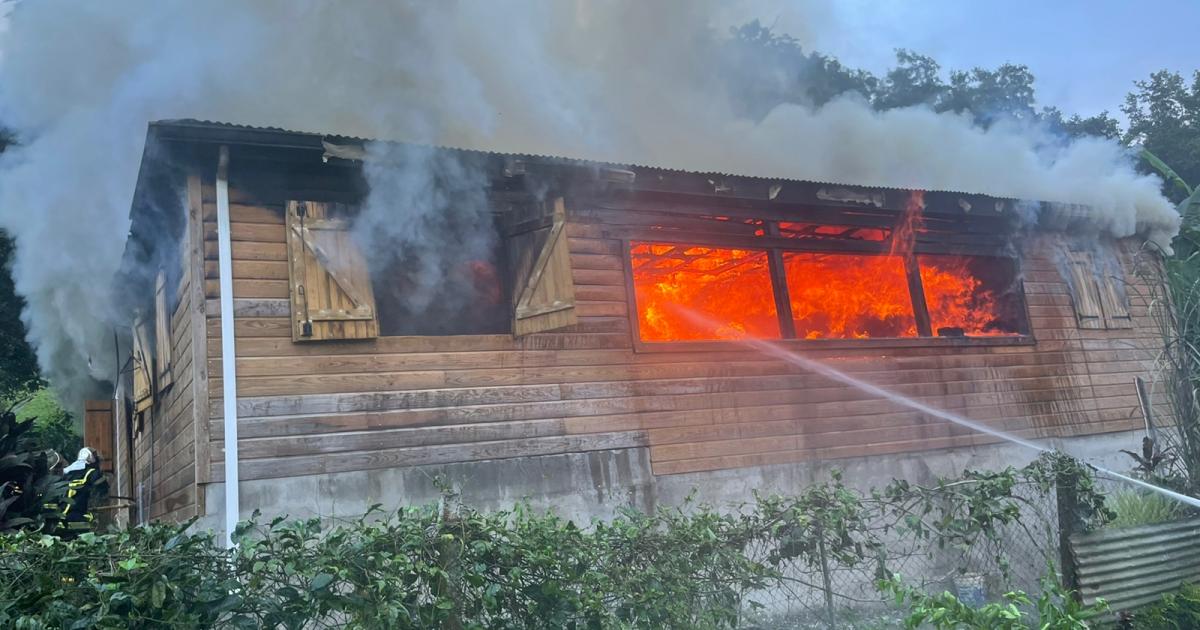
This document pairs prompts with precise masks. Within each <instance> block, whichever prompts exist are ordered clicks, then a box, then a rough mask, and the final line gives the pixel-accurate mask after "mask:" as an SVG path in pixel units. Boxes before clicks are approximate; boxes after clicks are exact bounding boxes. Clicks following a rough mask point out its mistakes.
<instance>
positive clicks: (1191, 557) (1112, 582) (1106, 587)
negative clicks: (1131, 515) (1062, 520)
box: [1071, 518, 1200, 611]
mask: <svg viewBox="0 0 1200 630" xmlns="http://www.w3.org/2000/svg"><path fill="white" fill-rule="evenodd" d="M1071 550H1072V551H1073V552H1074V554H1075V560H1076V564H1077V567H1078V575H1079V593H1080V595H1081V596H1082V597H1083V601H1084V602H1085V603H1087V604H1093V603H1095V601H1096V600H1097V599H1098V598H1104V600H1105V601H1107V602H1108V603H1109V606H1111V607H1112V610H1114V611H1117V610H1129V609H1133V608H1137V607H1139V606H1144V605H1146V604H1149V603H1152V602H1155V601H1157V600H1158V599H1159V598H1160V597H1162V596H1163V595H1165V594H1167V593H1170V592H1172V591H1174V590H1176V589H1178V588H1179V585H1180V584H1183V583H1184V582H1190V583H1193V584H1194V583H1197V582H1200V519H1196V518H1190V519H1183V520H1178V521H1170V522H1167V523H1158V524H1154V525H1144V526H1140V527H1126V528H1121V529H1101V530H1099V531H1096V532H1090V533H1087V534H1077V535H1074V536H1071Z"/></svg>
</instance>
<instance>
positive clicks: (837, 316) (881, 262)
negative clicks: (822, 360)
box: [783, 252, 917, 339]
mask: <svg viewBox="0 0 1200 630" xmlns="http://www.w3.org/2000/svg"><path fill="white" fill-rule="evenodd" d="M783 267H784V271H785V275H786V276H787V287H788V296H789V299H790V301H791V305H792V319H793V321H795V323H796V336H797V337H799V338H801V339H864V338H867V337H915V336H917V324H916V320H915V319H914V318H913V307H912V297H911V296H910V295H909V292H908V281H907V279H906V278H905V275H904V260H903V259H901V258H899V257H897V256H870V255H846V254H823V253H811V252H787V253H784V255H783Z"/></svg>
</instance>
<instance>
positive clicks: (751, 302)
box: [630, 243, 779, 341]
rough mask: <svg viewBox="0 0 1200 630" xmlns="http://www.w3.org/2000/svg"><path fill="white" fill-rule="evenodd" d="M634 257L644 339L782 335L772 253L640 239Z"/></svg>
mask: <svg viewBox="0 0 1200 630" xmlns="http://www.w3.org/2000/svg"><path fill="white" fill-rule="evenodd" d="M630 256H631V264H632V267H633V285H634V293H635V295H636V298H637V305H638V329H639V331H640V333H641V338H642V339H643V340H644V341H680V340H715V339H737V338H741V337H754V338H760V339H774V338H778V337H779V319H778V317H777V316H776V314H775V297H774V295H773V294H772V292H771V275H770V271H769V269H768V263H767V254H766V252H763V251H754V250H744V249H723V248H718V247H698V246H693V245H675V244H670V243H634V244H633V245H632V247H631V249H630ZM679 306H685V307H687V308H688V309H692V310H693V311H695V312H696V313H697V314H700V315H703V316H704V319H705V320H711V322H712V323H711V324H710V323H709V321H700V318H694V317H689V316H688V314H687V313H686V312H685V311H684V310H682V309H680V308H678V307H679Z"/></svg>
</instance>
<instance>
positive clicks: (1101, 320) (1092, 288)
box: [1067, 251, 1133, 329]
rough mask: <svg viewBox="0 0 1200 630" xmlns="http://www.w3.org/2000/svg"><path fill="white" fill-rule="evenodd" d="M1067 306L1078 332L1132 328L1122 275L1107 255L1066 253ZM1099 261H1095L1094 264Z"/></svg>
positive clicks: (1121, 270) (1117, 261)
mask: <svg viewBox="0 0 1200 630" xmlns="http://www.w3.org/2000/svg"><path fill="white" fill-rule="evenodd" d="M1067 257H1068V266H1069V271H1070V278H1068V282H1069V283H1070V285H1071V302H1072V303H1073V304H1074V306H1075V317H1076V319H1077V320H1078V321H1079V327H1080V328H1091V329H1103V328H1112V329H1115V328H1133V318H1132V317H1130V315H1129V298H1128V295H1127V294H1126V292H1125V273H1124V270H1123V269H1122V267H1121V263H1120V261H1119V260H1118V259H1117V257H1116V255H1115V254H1113V253H1112V252H1111V251H1109V252H1100V253H1098V254H1096V255H1094V254H1093V253H1092V252H1090V251H1071V252H1068V256H1067ZM1098 259H1099V260H1098Z"/></svg>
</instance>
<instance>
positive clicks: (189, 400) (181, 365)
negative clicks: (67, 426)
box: [131, 180, 208, 522]
mask: <svg viewBox="0 0 1200 630" xmlns="http://www.w3.org/2000/svg"><path fill="white" fill-rule="evenodd" d="M189 197H190V198H191V199H192V200H194V201H195V202H196V203H195V204H191V203H189V206H193V205H194V206H195V207H194V208H189V209H188V210H189V223H188V227H187V228H186V230H185V234H184V235H183V239H182V240H181V243H180V245H179V251H178V260H179V264H180V267H179V269H177V270H173V271H175V272H176V273H178V275H179V281H178V284H177V287H176V289H177V290H176V291H175V294H174V299H173V300H172V301H171V304H172V305H173V309H172V311H171V364H170V365H171V369H170V374H171V378H170V385H169V386H168V387H167V388H165V389H163V390H162V391H160V392H157V393H156V399H155V403H154V406H153V407H152V408H151V409H150V410H149V412H148V417H147V418H145V420H144V422H143V425H142V426H143V431H142V434H141V435H135V437H134V457H135V461H134V466H133V468H134V479H133V488H131V490H132V494H134V495H135V499H137V498H138V497H137V496H136V495H137V493H138V492H139V490H138V488H139V487H140V488H141V490H140V494H141V496H140V499H141V501H142V502H143V511H144V514H143V517H144V518H146V519H147V520H167V521H174V522H182V521H186V520H188V519H190V518H192V517H193V516H197V515H202V514H203V507H202V506H203V501H202V491H201V490H200V488H199V485H198V482H199V480H200V478H201V477H200V474H198V473H199V471H201V470H202V472H203V474H204V475H207V473H208V466H207V465H205V466H204V467H203V468H201V467H198V466H197V459H198V457H201V456H203V457H204V459H205V460H207V459H208V455H207V444H208V439H207V430H208V422H207V419H208V416H207V413H208V408H207V406H206V405H204V404H200V405H197V404H196V401H197V392H201V391H205V390H204V389H203V379H204V376H205V375H204V374H203V372H202V370H203V369H204V368H205V367H206V361H205V360H204V357H205V354H204V353H203V349H204V345H205V337H204V330H203V329H204V321H205V317H204V310H203V309H204V300H203V283H202V281H201V279H200V276H199V274H200V273H201V271H200V267H199V265H200V264H202V260H203V241H202V240H201V235H200V234H199V232H198V226H199V225H200V215H199V204H198V201H199V180H193V181H191V182H189ZM198 298H199V299H198ZM197 329H199V331H197ZM197 333H199V334H197ZM197 352H199V354H197ZM156 387H157V385H156ZM206 398H207V394H206V393H205V394H204V396H203V397H202V398H200V400H205V399H206ZM197 427H203V433H202V434H201V433H200V432H199V431H198V429H197ZM198 435H203V436H204V439H203V440H197V436H198ZM201 443H202V444H203V448H200V449H197V444H201ZM135 516H136V515H135Z"/></svg>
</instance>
